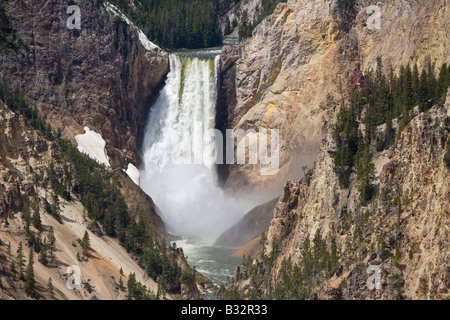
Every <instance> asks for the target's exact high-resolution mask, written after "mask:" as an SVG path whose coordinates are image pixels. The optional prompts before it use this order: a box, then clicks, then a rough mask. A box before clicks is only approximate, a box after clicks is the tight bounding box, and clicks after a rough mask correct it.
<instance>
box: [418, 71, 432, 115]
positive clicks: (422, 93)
mask: <svg viewBox="0 0 450 320" xmlns="http://www.w3.org/2000/svg"><path fill="white" fill-rule="evenodd" d="M428 84H429V83H428V75H427V73H426V71H425V69H423V70H422V72H421V73H420V79H419V89H418V101H419V109H420V111H421V112H424V111H426V110H427V109H428V100H429V99H430V96H429V88H428Z"/></svg>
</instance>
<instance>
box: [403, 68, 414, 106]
mask: <svg viewBox="0 0 450 320" xmlns="http://www.w3.org/2000/svg"><path fill="white" fill-rule="evenodd" d="M403 103H404V105H405V111H406V110H411V109H412V108H413V107H414V93H413V76H412V71H411V66H410V65H408V66H407V67H406V70H405V74H404V78H403Z"/></svg>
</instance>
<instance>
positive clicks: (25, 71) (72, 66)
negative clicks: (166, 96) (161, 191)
mask: <svg viewBox="0 0 450 320" xmlns="http://www.w3.org/2000/svg"><path fill="white" fill-rule="evenodd" d="M71 4H76V5H78V6H79V8H80V14H81V16H80V17H81V29H80V30H78V29H69V28H68V27H67V25H66V24H67V20H68V19H69V17H70V16H71V14H69V13H67V6H68V2H67V1H63V2H61V1H54V0H48V1H20V2H17V1H4V2H2V4H1V5H0V7H1V10H2V12H3V13H4V16H5V17H6V19H8V20H9V23H10V26H11V29H12V30H10V33H11V38H13V39H14V42H15V43H16V45H15V46H14V48H13V49H9V50H2V51H1V53H0V70H1V74H2V75H3V76H4V77H5V78H6V79H7V80H8V82H9V85H10V87H13V88H16V87H17V88H21V89H22V90H23V91H24V92H25V95H26V100H27V102H28V103H29V104H30V105H32V106H36V107H37V108H38V109H39V111H40V113H41V115H43V116H44V118H45V119H46V120H48V121H49V122H51V123H52V125H53V126H54V127H55V128H60V129H61V131H62V134H63V136H64V137H65V138H68V139H70V140H71V141H73V142H75V140H74V137H75V135H77V134H82V133H83V127H85V126H87V127H89V128H91V129H92V130H95V131H97V132H99V133H100V134H101V135H102V136H103V138H104V139H105V140H106V141H107V149H108V152H109V155H110V156H111V158H112V159H113V161H115V162H116V163H117V164H119V165H122V166H123V167H125V168H126V165H127V162H130V161H132V162H134V163H136V161H137V160H139V159H138V158H139V155H138V152H137V150H138V146H139V143H140V138H139V137H142V136H143V134H142V130H143V128H144V126H145V125H146V119H147V114H148V110H149V106H150V101H151V99H152V97H153V96H154V94H155V93H157V91H158V86H159V85H160V84H161V83H162V81H163V79H164V77H165V75H166V74H167V72H168V69H169V63H168V56H167V53H165V52H163V51H161V50H159V49H154V50H147V49H146V48H145V47H144V46H143V45H142V44H141V42H140V41H139V34H138V31H137V29H136V28H133V27H131V26H130V25H129V24H127V22H126V21H124V20H123V19H121V18H120V17H115V16H114V15H113V14H111V13H110V12H107V10H106V8H105V6H104V5H103V2H102V1H88V0H79V1H71Z"/></svg>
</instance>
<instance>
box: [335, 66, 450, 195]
mask: <svg viewBox="0 0 450 320" xmlns="http://www.w3.org/2000/svg"><path fill="white" fill-rule="evenodd" d="M435 69H436V67H435V65H434V64H432V63H431V62H429V61H427V63H426V64H425V67H424V68H423V69H422V70H419V68H418V67H417V65H414V66H411V65H407V66H402V67H401V68H400V72H399V74H398V75H395V74H394V72H393V70H392V69H391V70H389V72H388V73H387V75H386V73H385V72H384V68H383V65H382V62H381V59H378V61H377V69H376V70H375V71H372V70H371V71H368V72H367V73H366V74H365V81H366V82H367V83H368V86H367V87H362V88H355V89H354V90H353V91H352V92H351V93H350V97H349V101H348V105H347V106H345V107H344V106H342V107H341V110H340V112H339V114H338V116H337V121H336V124H335V127H334V140H335V142H336V145H337V152H336V155H335V158H334V164H335V171H336V173H337V175H338V177H339V181H340V183H341V186H342V187H344V188H348V187H349V184H350V176H351V173H352V172H353V169H354V168H355V167H356V171H357V182H358V189H359V191H360V193H361V200H362V201H363V202H365V201H369V200H370V199H372V197H373V195H374V192H375V187H374V185H373V184H372V181H373V179H374V165H373V163H372V153H373V150H376V151H382V150H385V149H387V148H389V147H390V146H392V145H393V144H394V143H395V139H396V134H397V136H398V135H399V134H400V133H401V132H402V130H403V129H404V128H405V126H406V125H407V124H408V123H409V121H410V120H411V119H412V117H413V114H414V108H415V107H418V108H419V111H420V112H424V111H427V110H429V109H430V108H431V107H432V106H433V105H436V104H437V105H442V104H443V103H444V101H445V97H446V94H447V90H448V88H449V87H450V66H447V64H443V65H442V67H441V68H440V72H439V74H436V73H435V72H434V70H435ZM394 120H396V121H397V129H395V128H394V125H393V122H394ZM361 124H362V125H363V126H361ZM383 124H384V125H385V126H384V130H382V131H381V132H380V130H378V126H380V125H383ZM361 128H364V132H362V131H361ZM372 147H373V148H372Z"/></svg>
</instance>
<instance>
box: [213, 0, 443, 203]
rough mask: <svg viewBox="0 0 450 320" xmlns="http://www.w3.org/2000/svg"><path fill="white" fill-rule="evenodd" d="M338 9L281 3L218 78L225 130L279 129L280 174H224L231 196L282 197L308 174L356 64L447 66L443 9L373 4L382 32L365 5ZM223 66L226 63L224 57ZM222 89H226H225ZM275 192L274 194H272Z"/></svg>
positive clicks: (330, 4)
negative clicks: (290, 182) (294, 181)
mask: <svg viewBox="0 0 450 320" xmlns="http://www.w3.org/2000/svg"><path fill="white" fill-rule="evenodd" d="M341 3H342V2H340V1H337V0H334V1H325V0H315V1H306V0H289V1H288V2H287V3H280V4H279V5H278V7H277V8H276V9H275V12H274V13H273V14H272V15H271V16H269V17H268V18H267V19H265V20H264V21H263V22H262V23H261V24H260V25H259V26H258V27H257V28H256V29H255V31H254V32H253V36H252V37H251V38H250V39H249V40H248V41H247V42H246V43H245V44H243V45H242V47H241V48H240V50H239V54H237V53H236V52H235V51H232V50H224V53H223V55H228V54H229V53H230V57H231V59H232V60H234V58H233V57H235V56H236V55H237V56H238V58H237V60H236V61H235V63H234V64H233V67H232V69H229V68H228V69H227V68H225V70H223V71H224V72H223V74H222V76H223V77H224V78H225V80H226V82H227V83H230V82H234V85H235V89H230V88H229V87H228V86H227V88H226V90H222V93H223V94H224V95H225V96H227V94H228V95H229V97H224V98H223V102H224V103H225V104H219V108H220V109H221V110H227V111H228V115H229V117H228V124H229V126H230V127H229V128H234V129H238V128H241V129H244V130H248V129H255V130H259V129H264V128H266V129H279V130H280V134H281V142H282V145H281V154H280V170H279V171H278V173H277V174H276V175H273V176H261V175H260V174H259V166H256V165H245V166H241V165H234V166H231V167H229V168H225V169H223V172H225V175H224V179H225V180H226V182H225V184H226V186H227V187H229V188H230V189H234V190H243V189H248V190H250V191H254V192H259V193H261V192H268V193H270V194H275V193H277V192H280V190H281V189H282V186H283V185H284V183H285V181H286V180H287V179H289V178H299V177H301V176H302V175H303V172H302V171H303V170H302V169H301V168H302V166H304V165H308V166H309V167H311V165H312V163H313V161H314V159H315V157H316V155H317V152H318V150H319V147H320V141H321V139H322V126H323V124H324V123H327V122H329V121H330V119H331V117H332V116H333V111H334V107H335V106H336V104H337V103H338V102H340V101H341V99H342V98H343V88H344V87H345V84H346V80H347V78H348V73H349V72H351V71H353V70H354V68H355V67H356V66H357V65H358V64H360V65H361V66H362V68H363V70H368V69H369V68H375V66H376V58H377V57H378V56H380V57H381V58H382V62H383V64H384V66H391V67H392V68H393V70H398V68H399V67H400V66H401V65H405V64H407V63H410V62H412V63H415V62H417V63H418V65H419V67H420V66H422V65H423V64H424V62H425V60H426V59H427V57H429V58H430V61H431V62H435V63H436V64H437V65H440V64H442V63H443V62H445V61H447V62H448V61H450V52H449V50H450V47H449V46H448V41H449V35H448V32H449V28H450V26H449V23H448V21H450V19H449V18H450V17H449V15H450V10H449V7H448V5H447V4H446V2H445V1H439V0H434V1H427V2H426V3H424V2H423V1H405V0H391V1H383V2H382V3H376V5H377V6H378V8H379V9H380V12H381V20H380V28H379V29H378V28H377V26H376V23H375V22H376V20H374V15H373V12H370V13H367V9H368V6H369V5H368V4H366V3H365V2H363V1H355V2H354V3H355V5H354V7H353V9H351V10H350V9H349V10H344V9H342V8H341ZM222 59H223V60H224V61H226V60H228V58H226V57H223V58H222ZM224 83H225V82H224ZM274 190H275V191H274Z"/></svg>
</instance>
